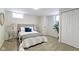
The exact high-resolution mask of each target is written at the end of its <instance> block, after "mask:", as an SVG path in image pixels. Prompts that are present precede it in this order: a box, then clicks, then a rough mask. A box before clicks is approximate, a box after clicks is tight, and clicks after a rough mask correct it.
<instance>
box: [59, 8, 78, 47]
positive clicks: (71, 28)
mask: <svg viewBox="0 0 79 59" xmlns="http://www.w3.org/2000/svg"><path fill="white" fill-rule="evenodd" d="M60 16H61V26H60V30H61V31H60V35H61V36H60V40H61V42H63V43H66V44H69V45H71V46H74V47H76V48H79V9H74V10H72V11H67V12H63V13H61V14H60Z"/></svg>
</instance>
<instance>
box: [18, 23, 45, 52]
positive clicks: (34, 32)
mask: <svg viewBox="0 0 79 59" xmlns="http://www.w3.org/2000/svg"><path fill="white" fill-rule="evenodd" d="M18 28H19V33H18V36H19V42H20V44H19V51H24V49H25V48H29V47H31V46H33V45H36V44H39V43H42V42H47V38H46V36H45V35H43V34H41V33H40V32H39V31H38V29H37V27H36V26H35V25H33V24H18Z"/></svg>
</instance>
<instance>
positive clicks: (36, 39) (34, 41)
mask: <svg viewBox="0 0 79 59" xmlns="http://www.w3.org/2000/svg"><path fill="white" fill-rule="evenodd" d="M33 33H38V32H37V31H32V32H19V35H20V36H22V35H26V34H33ZM41 42H47V38H46V37H45V36H38V37H31V38H27V39H24V40H23V41H22V43H21V44H20V46H19V50H20V51H22V50H24V49H23V48H25V47H26V48H28V47H30V46H32V45H35V44H38V43H41Z"/></svg>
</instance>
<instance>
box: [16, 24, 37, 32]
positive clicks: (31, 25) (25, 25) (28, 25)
mask: <svg viewBox="0 0 79 59" xmlns="http://www.w3.org/2000/svg"><path fill="white" fill-rule="evenodd" d="M20 27H33V29H34V30H35V31H38V28H37V26H36V25H34V24H17V30H18V31H19V30H20Z"/></svg>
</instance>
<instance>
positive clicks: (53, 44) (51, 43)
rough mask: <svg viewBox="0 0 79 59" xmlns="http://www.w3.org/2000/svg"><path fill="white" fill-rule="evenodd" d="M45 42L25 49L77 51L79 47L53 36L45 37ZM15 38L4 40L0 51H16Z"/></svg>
mask: <svg viewBox="0 0 79 59" xmlns="http://www.w3.org/2000/svg"><path fill="white" fill-rule="evenodd" d="M47 38H48V42H47V43H41V44H39V45H36V46H33V47H31V48H28V49H25V50H26V51H79V49H77V48H74V47H72V46H69V45H67V44H64V43H59V42H58V39H56V38H53V37H49V36H48V37H47ZM17 48H18V46H17V39H11V40H8V41H5V42H4V44H3V46H2V48H1V49H0V50H1V51H17Z"/></svg>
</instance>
